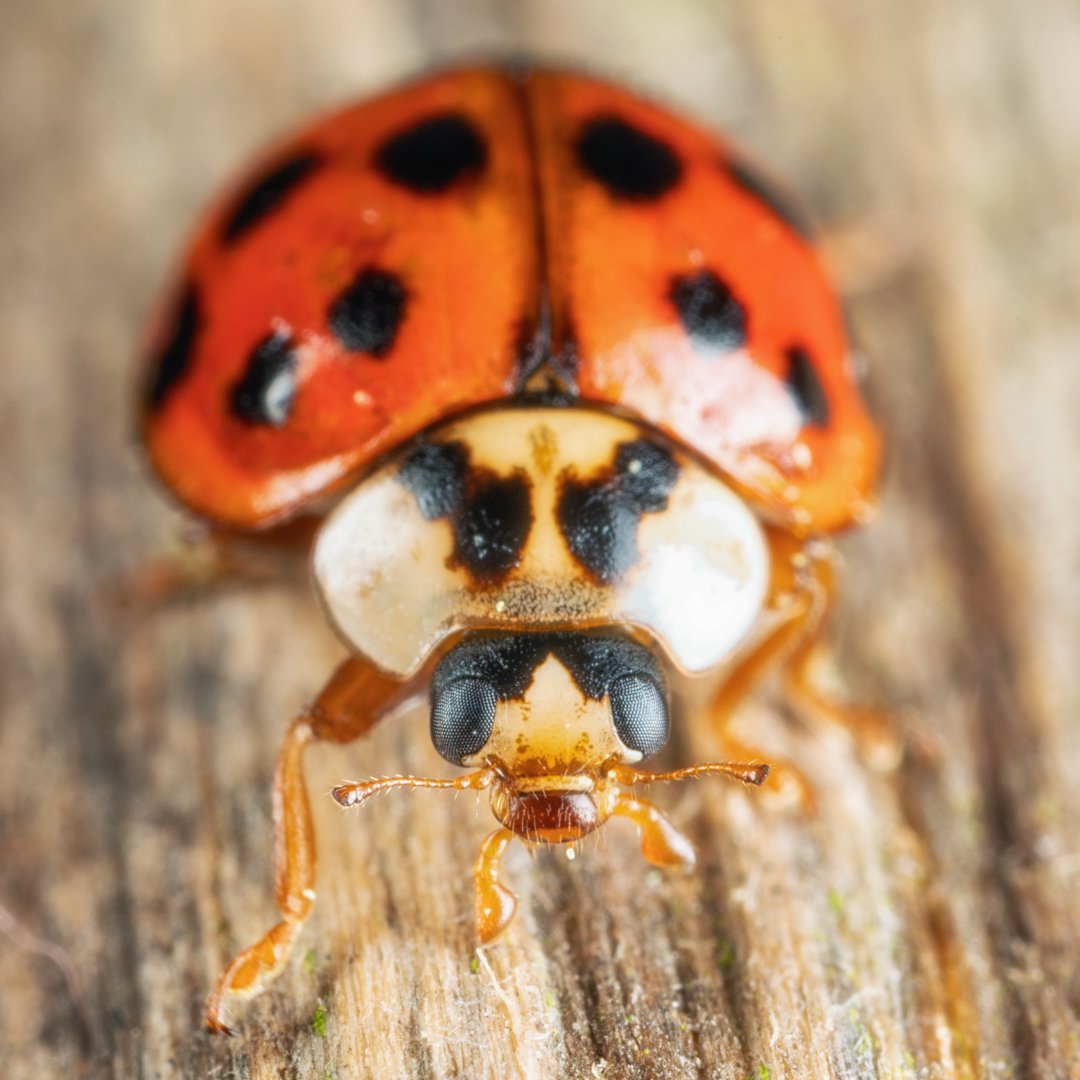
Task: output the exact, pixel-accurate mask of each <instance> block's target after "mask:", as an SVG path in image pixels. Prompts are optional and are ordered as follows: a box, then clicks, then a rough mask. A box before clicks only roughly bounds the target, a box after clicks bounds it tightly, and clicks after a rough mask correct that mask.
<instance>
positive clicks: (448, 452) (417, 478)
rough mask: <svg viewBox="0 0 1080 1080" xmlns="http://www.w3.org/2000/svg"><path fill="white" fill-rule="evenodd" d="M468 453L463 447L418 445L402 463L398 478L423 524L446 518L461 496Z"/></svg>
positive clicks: (456, 443)
mask: <svg viewBox="0 0 1080 1080" xmlns="http://www.w3.org/2000/svg"><path fill="white" fill-rule="evenodd" d="M468 471H469V451H468V449H467V448H466V446H465V444H464V443H459V442H452V443H421V444H420V445H419V446H417V447H416V449H415V450H413V452H412V453H411V454H409V456H408V457H407V458H406V459H405V460H404V462H402V464H401V468H400V469H399V470H398V477H399V479H400V480H401V482H402V483H403V484H404V485H405V487H406V488H408V490H409V492H410V493H411V494H412V496H413V498H414V499H416V505H417V506H418V507H420V513H421V514H423V516H424V520H425V521H438V520H439V518H444V517H449V516H450V515H451V514H453V513H455V512H456V511H457V509H458V507H459V506H460V505H461V501H462V499H463V498H464V495H465V474H466V473H467V472H468Z"/></svg>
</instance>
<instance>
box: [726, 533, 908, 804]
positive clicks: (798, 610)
mask: <svg viewBox="0 0 1080 1080" xmlns="http://www.w3.org/2000/svg"><path fill="white" fill-rule="evenodd" d="M769 541H770V548H771V551H772V584H771V593H770V598H769V609H770V612H771V613H772V615H773V617H774V619H775V620H776V624H775V625H774V626H773V627H772V629H771V630H770V631H769V632H768V633H767V634H766V635H765V637H764V638H763V639H762V640H761V641H759V642H758V643H757V645H755V646H754V648H753V649H752V650H751V651H750V652H749V653H747V654H746V655H745V656H744V657H742V658H741V659H740V660H739V661H738V663H737V664H736V665H735V667H734V668H733V669H732V671H731V673H730V674H729V675H728V678H727V679H726V680H725V682H724V685H723V686H722V687H721V689H720V691H719V693H718V694H717V696H716V698H715V699H714V700H713V703H712V705H711V707H710V710H709V716H710V721H711V723H712V725H713V727H714V729H715V730H716V731H717V733H718V734H719V735H720V737H721V738H722V739H723V740H724V742H725V744H726V745H727V747H728V748H729V749H730V750H731V751H732V752H733V753H734V754H735V755H737V756H738V757H741V758H750V759H753V758H760V757H761V755H760V752H759V751H757V750H756V749H754V748H752V747H749V746H746V745H745V744H744V743H741V742H740V741H739V740H737V739H733V738H732V737H731V736H730V734H729V732H728V728H729V725H730V722H731V719H732V717H733V716H734V713H735V710H736V708H737V707H738V705H739V704H740V702H742V700H743V699H744V698H746V697H747V696H748V695H749V694H750V693H751V692H752V691H753V690H754V688H755V687H756V686H757V685H758V684H759V683H760V682H761V681H762V679H764V678H765V676H766V675H767V674H769V673H770V672H771V671H773V670H777V669H779V670H780V672H781V674H782V676H783V679H784V689H785V692H786V694H787V696H788V698H789V700H790V701H791V703H792V704H793V705H794V706H795V707H796V708H797V709H799V710H800V711H801V712H803V713H804V714H806V713H808V714H810V715H811V716H812V717H814V718H819V719H821V718H823V719H826V720H828V721H831V722H833V723H836V724H838V725H840V726H842V727H844V728H846V729H847V730H848V731H850V732H851V734H852V735H853V736H854V737H855V739H856V741H857V742H858V744H859V746H860V749H861V750H862V751H863V752H864V754H865V755H866V756H867V757H868V758H869V759H870V760H872V761H873V762H874V763H875V764H882V765H891V764H895V763H896V761H897V760H898V757H899V749H900V742H899V739H898V738H897V735H896V732H895V730H894V729H893V727H892V725H891V724H890V722H889V720H888V718H887V717H886V716H885V715H884V714H882V713H881V712H878V711H875V710H873V709H867V708H862V707H859V706H853V705H849V704H847V703H844V702H838V701H834V700H833V699H831V698H829V697H827V696H826V695H824V694H823V693H822V692H821V691H820V690H819V689H818V688H817V687H816V686H815V685H814V682H813V680H812V679H811V677H810V672H811V666H812V662H813V660H814V659H815V657H816V655H817V652H818V649H819V647H820V646H821V644H822V636H823V632H824V629H825V623H826V616H827V614H828V611H829V608H830V606H831V604H832V602H833V600H834V598H835V594H836V571H835V566H834V563H833V560H832V557H831V552H829V551H828V549H827V548H825V546H824V545H823V544H821V543H820V542H813V543H811V544H808V543H806V542H805V541H802V540H799V539H797V538H796V537H793V536H791V535H790V534H789V533H785V532H783V531H781V530H769ZM769 757H770V760H773V759H772V756H771V755H769ZM768 783H769V786H770V787H772V788H773V790H774V791H778V792H780V791H782V792H784V793H785V794H791V795H794V796H797V797H798V798H799V799H800V800H801V801H802V802H803V804H804V805H807V806H812V804H813V797H812V794H811V789H810V785H809V782H808V781H807V780H806V778H805V777H804V776H803V775H802V774H801V773H800V772H799V770H798V769H796V768H795V766H793V765H791V764H790V763H788V762H779V763H776V764H775V765H774V768H773V770H772V773H771V775H770V778H769V781H768Z"/></svg>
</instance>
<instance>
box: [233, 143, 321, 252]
mask: <svg viewBox="0 0 1080 1080" xmlns="http://www.w3.org/2000/svg"><path fill="white" fill-rule="evenodd" d="M321 162H322V158H320V157H319V155H318V154H315V153H312V152H310V151H306V152H304V153H302V154H297V155H296V156H295V157H291V158H289V159H288V161H284V162H282V163H281V164H280V165H277V166H276V167H275V168H273V169H272V170H271V171H270V172H268V173H266V174H265V175H264V176H261V177H260V178H259V179H258V180H256V181H255V183H254V184H252V185H251V187H249V188H248V189H247V191H245V192H244V194H243V195H241V196H240V198H239V199H238V200H237V202H236V205H235V206H234V207H233V209H232V211H231V213H230V214H229V216H228V218H227V219H226V221H225V225H224V226H223V228H222V230H221V235H222V238H223V239H224V241H225V242H226V243H227V244H231V243H234V242H235V241H236V240H238V239H239V238H240V237H241V236H242V235H243V234H244V233H246V232H247V231H248V230H249V229H252V228H254V227H255V226H256V225H258V223H259V222H260V221H262V219H263V218H264V217H266V215H267V214H269V213H270V212H271V211H272V210H273V209H274V208H275V207H276V206H277V205H278V204H279V203H281V202H282V201H283V200H284V199H285V197H286V196H287V195H288V194H289V193H290V192H291V191H292V190H293V189H294V188H296V187H297V185H299V184H300V183H301V181H303V180H304V179H305V178H306V177H307V176H308V175H310V173H311V172H312V170H313V169H314V168H315V167H316V166H317V165H319V164H321Z"/></svg>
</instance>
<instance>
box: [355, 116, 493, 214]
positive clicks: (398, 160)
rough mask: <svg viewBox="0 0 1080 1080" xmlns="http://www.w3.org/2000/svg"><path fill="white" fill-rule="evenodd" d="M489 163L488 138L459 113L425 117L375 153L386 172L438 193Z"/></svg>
mask: <svg viewBox="0 0 1080 1080" xmlns="http://www.w3.org/2000/svg"><path fill="white" fill-rule="evenodd" d="M486 164H487V148H486V147H485V146H484V140H483V139H482V138H481V137H480V134H479V132H478V131H477V130H476V128H475V127H473V125H472V124H471V123H470V122H469V121H468V120H467V119H466V118H465V117H464V116H461V115H459V114H458V113H443V114H441V115H439V116H432V117H429V118H428V119H426V120H421V121H420V123H418V124H415V125H414V126H413V127H410V128H408V129H407V130H405V131H402V132H400V133H399V134H397V135H393V136H391V137H390V138H389V139H387V140H386V142H384V143H383V144H382V146H380V147H379V149H378V151H377V152H376V154H375V167H376V168H377V169H378V170H379V172H381V173H382V174H383V176H385V177H386V178H387V179H388V180H392V181H393V182H394V183H395V184H400V185H401V186H402V187H407V188H409V189H411V190H412V191H415V192H418V193H420V194H422V195H438V194H439V193H440V192H443V191H446V189H447V188H449V187H450V186H451V185H452V184H454V183H456V182H457V181H458V180H460V179H461V178H462V177H464V176H470V175H476V174H478V173H479V172H480V171H481V170H482V169H483V168H484V166H485V165H486Z"/></svg>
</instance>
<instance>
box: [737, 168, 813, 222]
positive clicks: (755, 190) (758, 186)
mask: <svg viewBox="0 0 1080 1080" xmlns="http://www.w3.org/2000/svg"><path fill="white" fill-rule="evenodd" d="M724 168H725V170H726V171H727V174H728V176H729V177H730V178H731V179H732V180H733V181H734V182H735V183H736V184H738V185H739V187H741V188H742V189H743V191H745V192H746V194H747V195H752V196H753V197H754V198H755V199H757V200H758V202H760V203H763V204H764V205H765V206H767V207H768V208H769V209H770V210H771V211H772V212H773V213H774V214H775V215H776V216H777V217H778V218H779V219H780V220H781V221H782V222H783V223H784V224H785V225H787V227H788V228H789V229H791V231H792V232H794V233H796V234H797V235H799V236H801V237H802V238H803V239H804V240H811V239H812V238H813V232H814V231H813V229H812V227H811V225H810V222H809V221H808V220H807V218H806V215H805V214H804V213H803V212H802V210H801V209H800V208H799V207H798V206H797V205H796V203H795V201H794V200H793V199H792V198H791V197H790V196H788V195H787V194H786V193H785V192H783V191H781V190H780V189H779V188H778V187H777V186H776V185H775V184H773V182H772V181H771V180H769V179H767V178H766V177H765V176H763V175H762V174H761V173H760V172H759V171H758V170H757V169H756V168H754V167H753V166H752V165H750V164H748V163H747V162H746V161H743V160H741V159H740V158H737V157H729V158H728V159H727V160H726V161H725V162H724Z"/></svg>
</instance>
